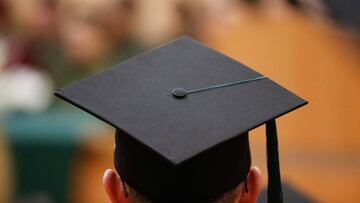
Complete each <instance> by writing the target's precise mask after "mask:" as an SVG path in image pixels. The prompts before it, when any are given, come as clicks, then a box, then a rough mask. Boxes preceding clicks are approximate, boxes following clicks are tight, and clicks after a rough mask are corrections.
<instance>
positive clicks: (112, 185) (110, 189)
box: [103, 169, 128, 203]
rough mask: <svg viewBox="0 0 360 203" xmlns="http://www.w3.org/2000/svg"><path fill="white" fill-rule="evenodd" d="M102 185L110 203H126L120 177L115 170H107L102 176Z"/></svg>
mask: <svg viewBox="0 0 360 203" xmlns="http://www.w3.org/2000/svg"><path fill="white" fill-rule="evenodd" d="M103 185H104V189H105V192H106V194H107V196H108V197H109V199H110V201H111V203H127V202H128V201H127V199H126V198H125V195H124V192H123V188H122V183H121V179H120V176H119V175H118V174H117V172H116V171H115V170H112V169H107V170H106V171H105V173H104V176H103Z"/></svg>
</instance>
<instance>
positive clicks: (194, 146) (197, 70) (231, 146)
mask: <svg viewBox="0 0 360 203" xmlns="http://www.w3.org/2000/svg"><path fill="white" fill-rule="evenodd" d="M55 94H56V96H58V97H60V98H62V99H64V100H66V101H68V102H70V103H71V104H73V105H75V106H77V107H79V108H81V109H83V110H84V111H87V112H89V113H90V114H92V115H94V116H96V117H98V118H99V119H101V120H103V121H105V122H107V123H109V124H110V125H112V126H113V127H114V128H116V129H117V130H116V136H115V144H116V147H115V152H114V153H115V158H114V159H115V166H116V169H117V171H118V173H119V175H120V176H121V178H122V180H124V181H125V182H126V183H127V184H128V185H130V186H131V187H133V188H134V189H136V190H137V191H139V192H141V193H143V194H145V195H147V196H149V197H152V198H153V199H156V202H175V201H178V202H203V200H205V199H211V198H214V197H216V196H218V195H221V194H222V193H225V192H227V191H230V190H232V189H233V188H235V187H236V186H237V185H238V184H240V183H241V182H244V181H245V179H246V177H247V173H248V172H249V169H250V165H251V156H250V149H249V140H248V132H249V131H250V130H252V129H254V128H256V127H258V126H260V125H262V124H266V137H267V158H268V174H269V190H268V195H269V202H282V191H281V182H280V170H279V159H278V146H277V134H276V125H275V118H277V117H279V116H281V115H284V114H286V113H288V112H290V111H292V110H294V109H296V108H299V107H301V106H303V105H305V104H306V103H307V102H306V101H304V100H303V99H301V98H300V97H298V96H296V95H295V94H293V93H291V92H290V91H288V90H287V89H285V88H283V87H281V86H280V85H279V84H277V83H275V82H274V81H272V80H271V79H269V78H267V77H266V76H263V75H261V74H260V73H258V72H256V71H254V70H252V69H250V68H248V67H246V66H245V65H243V64H241V63H239V62H237V61H235V60H233V59H231V58H229V57H227V56H225V55H223V54H221V53H219V52H216V51H214V50H212V49H210V48H208V47H206V46H204V45H203V44H201V43H200V42H198V41H195V40H193V39H191V38H189V37H180V38H178V39H175V40H173V41H171V42H169V43H167V44H165V45H163V46H160V47H158V48H155V49H152V50H150V51H148V52H145V53H143V54H140V55H138V56H135V57H133V58H131V59H129V60H127V61H125V62H122V63H120V64H117V65H115V66H114V67H112V68H110V69H108V70H105V71H103V72H101V73H98V74H96V75H94V76H92V77H90V78H87V79H84V80H81V81H78V82H76V83H74V84H72V85H70V86H67V87H65V88H62V89H60V90H58V91H57V92H56V93H55ZM182 198H183V199H182Z"/></svg>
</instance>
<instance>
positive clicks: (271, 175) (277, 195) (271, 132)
mask: <svg viewBox="0 0 360 203" xmlns="http://www.w3.org/2000/svg"><path fill="white" fill-rule="evenodd" d="M266 151H267V168H268V202H269V203H282V202H283V194H282V188H281V177H280V163H279V150H278V140H277V132H276V122H275V119H273V120H270V121H268V122H267V123H266Z"/></svg>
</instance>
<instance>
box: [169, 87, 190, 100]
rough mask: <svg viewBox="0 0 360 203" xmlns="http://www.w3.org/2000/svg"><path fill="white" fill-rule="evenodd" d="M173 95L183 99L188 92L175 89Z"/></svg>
mask: <svg viewBox="0 0 360 203" xmlns="http://www.w3.org/2000/svg"><path fill="white" fill-rule="evenodd" d="M172 94H173V95H174V96H175V97H177V98H183V97H185V96H186V94H187V92H186V90H184V89H183V88H174V89H173V90H172Z"/></svg>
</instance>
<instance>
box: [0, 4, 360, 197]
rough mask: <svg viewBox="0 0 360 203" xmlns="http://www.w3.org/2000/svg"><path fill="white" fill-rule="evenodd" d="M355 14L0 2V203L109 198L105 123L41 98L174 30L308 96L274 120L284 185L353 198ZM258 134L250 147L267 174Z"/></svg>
mask: <svg viewBox="0 0 360 203" xmlns="http://www.w3.org/2000/svg"><path fill="white" fill-rule="evenodd" d="M359 10H360V1H357V0H323V1H321V0H221V1H219V0H197V1H191V0H26V1H24V0H0V203H8V202H10V203H12V202H15V203H30V202H31V203H66V202H73V203H83V202H87V203H105V202H109V201H108V200H107V198H106V196H105V193H104V191H103V189H102V182H101V179H102V174H103V172H104V170H105V169H107V168H113V155H112V153H113V152H112V151H113V142H114V137H113V134H114V130H113V129H112V128H111V127H109V126H107V125H106V124H104V123H102V122H101V121H98V120H96V119H94V118H92V117H91V116H89V115H87V114H86V113H83V112H81V111H80V110H77V109H76V108H74V107H72V106H70V105H67V104H65V102H61V101H59V100H58V99H56V98H55V97H54V96H53V94H52V93H53V91H54V89H56V88H59V87H62V86H64V85H66V84H69V83H71V82H74V81H76V80H78V79H81V78H83V77H86V76H89V75H91V74H93V73H95V72H97V71H100V70H103V69H105V68H107V67H109V66H111V65H113V64H116V63H118V62H121V61H124V60H126V59H128V58H129V57H131V56H134V55H136V54H138V53H140V52H142V51H144V50H147V49H150V48H153V47H156V46H158V45H160V44H162V43H164V42H167V41H168V40H171V39H173V38H175V37H177V36H181V35H184V34H185V35H189V36H191V37H193V38H195V39H197V40H199V41H202V42H203V43H205V44H206V45H208V46H209V47H211V48H214V49H215V50H218V51H220V52H223V53H225V54H226V55H228V56H230V57H233V58H235V59H236V60H238V61H240V62H242V63H244V64H246V65H248V66H250V67H252V68H254V69H255V70H257V71H259V72H261V73H262V74H264V75H267V76H269V77H270V78H272V79H273V80H275V81H277V82H278V83H280V84H281V85H283V86H285V87H287V88H288V89H290V90H292V91H294V92H295V93H297V94H298V95H300V96H302V97H303V98H305V99H307V100H308V101H309V105H307V106H306V107H305V108H303V109H300V110H298V111H295V112H294V113H292V114H291V115H288V116H285V117H282V118H279V119H278V129H279V144H280V160H281V170H282V174H283V177H282V179H283V181H284V182H285V183H286V184H287V185H289V186H291V187H292V188H293V189H294V190H296V191H297V192H298V193H299V194H302V195H303V196H306V197H307V198H308V200H309V201H312V202H360V193H359V192H360V190H359V188H360V156H359V155H360V12H359ZM264 131H265V130H264V128H263V127H260V128H258V129H256V130H254V131H253V132H251V134H254V135H252V136H251V145H252V154H253V164H254V165H258V166H260V168H261V170H262V171H263V172H264V173H265V176H266V155H265V137H264ZM265 187H266V180H265V181H264V188H265Z"/></svg>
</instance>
